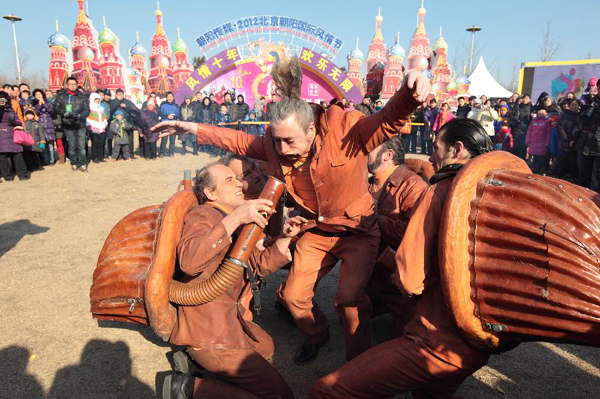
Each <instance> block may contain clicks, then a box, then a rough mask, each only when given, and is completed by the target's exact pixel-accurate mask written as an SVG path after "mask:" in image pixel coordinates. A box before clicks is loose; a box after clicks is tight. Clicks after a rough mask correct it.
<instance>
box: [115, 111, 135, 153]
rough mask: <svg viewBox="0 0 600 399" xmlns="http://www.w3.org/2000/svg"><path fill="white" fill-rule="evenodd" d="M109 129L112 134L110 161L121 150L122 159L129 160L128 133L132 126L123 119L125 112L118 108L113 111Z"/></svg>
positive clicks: (129, 133)
mask: <svg viewBox="0 0 600 399" xmlns="http://www.w3.org/2000/svg"><path fill="white" fill-rule="evenodd" d="M110 130H111V132H112V134H113V144H114V148H113V152H112V159H111V161H112V162H115V161H116V160H117V158H119V155H120V154H121V152H122V153H123V157H122V158H123V159H124V160H125V161H130V160H131V159H130V158H129V135H131V134H132V132H131V130H132V126H131V124H130V123H129V122H128V121H127V119H125V112H124V111H121V110H120V109H118V110H117V112H115V115H114V119H113V121H112V122H111V123H110Z"/></svg>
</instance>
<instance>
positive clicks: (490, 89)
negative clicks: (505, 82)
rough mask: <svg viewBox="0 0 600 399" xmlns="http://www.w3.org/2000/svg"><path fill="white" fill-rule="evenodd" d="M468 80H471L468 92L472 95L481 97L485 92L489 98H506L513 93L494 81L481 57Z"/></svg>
mask: <svg viewBox="0 0 600 399" xmlns="http://www.w3.org/2000/svg"><path fill="white" fill-rule="evenodd" d="M469 80H470V81H471V86H469V93H471V95H473V96H477V97H481V96H482V95H484V94H485V95H486V96H488V97H490V98H491V97H493V98H508V97H510V96H511V95H512V94H513V93H511V92H510V91H508V90H506V89H505V88H504V87H502V86H501V85H500V83H498V82H496V79H494V77H493V76H492V74H491V73H490V71H488V69H487V67H486V66H485V62H483V57H480V58H479V62H478V63H477V67H476V68H475V70H474V71H473V73H472V74H471V76H469Z"/></svg>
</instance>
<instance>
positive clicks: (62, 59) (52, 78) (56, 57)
mask: <svg viewBox="0 0 600 399" xmlns="http://www.w3.org/2000/svg"><path fill="white" fill-rule="evenodd" d="M70 46H71V42H70V41H69V39H67V37H66V36H65V35H63V34H61V33H59V32H58V20H57V21H56V32H55V33H54V34H53V35H52V36H50V37H49V38H48V47H50V64H49V66H48V69H49V71H50V75H49V77H48V89H50V90H51V91H53V92H56V91H58V90H60V89H62V88H63V87H64V85H65V81H66V80H67V78H68V77H69V71H70V70H71V67H70V60H69V58H70V53H69V47H70Z"/></svg>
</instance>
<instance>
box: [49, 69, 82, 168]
mask: <svg viewBox="0 0 600 399" xmlns="http://www.w3.org/2000/svg"><path fill="white" fill-rule="evenodd" d="M88 105H89V103H88V99H87V97H86V96H85V94H83V93H81V92H80V91H79V90H78V89H77V79H75V78H73V77H70V78H68V79H67V88H66V89H63V90H61V91H59V92H58V94H57V95H56V100H54V112H55V113H56V114H58V115H60V117H61V125H62V128H63V130H64V132H65V136H66V137H67V144H68V151H69V160H70V161H71V169H73V170H80V171H82V172H86V171H87V157H86V152H85V145H86V141H87V138H86V130H85V118H87V115H88V113H89V112H90V109H89V107H88Z"/></svg>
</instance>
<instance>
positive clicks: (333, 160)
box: [198, 86, 419, 231]
mask: <svg viewBox="0 0 600 399" xmlns="http://www.w3.org/2000/svg"><path fill="white" fill-rule="evenodd" d="M418 106H419V102H418V101H417V100H416V99H415V98H414V97H413V94H412V91H411V90H409V89H408V88H407V87H406V86H404V87H402V89H401V90H400V91H398V92H397V93H396V94H395V95H394V96H393V97H392V98H391V99H390V101H388V103H387V104H386V106H385V107H384V108H383V109H382V110H381V111H380V112H377V113H375V114H373V115H370V116H368V117H365V116H364V115H363V114H362V113H361V112H358V111H352V112H346V111H344V110H343V109H342V108H340V107H330V108H329V109H328V110H327V111H325V110H324V109H323V108H322V107H321V106H318V105H313V111H314V112H315V124H316V128H317V137H316V139H315V141H314V143H313V154H314V155H313V158H312V161H311V164H310V173H311V177H312V182H313V185H314V187H315V190H316V192H317V202H318V205H319V209H318V214H314V213H312V212H310V211H309V210H308V209H306V208H305V207H303V206H302V200H301V199H300V198H299V196H298V195H297V194H296V192H295V191H294V187H293V185H292V184H291V169H292V168H291V163H290V162H288V161H286V160H285V159H283V158H280V157H279V156H278V154H277V152H276V150H275V146H274V144H273V139H272V136H271V129H267V131H266V133H265V135H264V136H262V137H257V136H253V135H248V134H246V133H243V132H241V131H234V130H231V129H223V128H219V127H215V126H208V125H202V124H199V125H198V144H200V145H202V144H210V145H215V146H217V147H220V148H225V149H227V150H230V151H232V152H235V153H237V154H240V155H245V156H247V157H250V158H254V159H258V160H263V161H266V162H267V163H268V167H267V170H268V173H269V175H271V176H275V177H277V178H278V179H280V180H282V181H284V182H285V183H286V184H287V189H288V194H289V195H290V197H291V198H292V199H293V200H294V202H296V204H298V205H299V207H300V208H301V210H302V213H303V215H304V216H307V217H308V218H309V219H314V220H315V221H318V222H319V223H323V224H326V225H329V226H333V227H335V228H337V229H339V230H348V229H350V230H358V231H370V230H371V228H372V227H373V225H374V224H375V221H376V214H375V206H374V201H373V198H372V196H371V194H369V192H368V174H367V156H368V154H369V152H370V151H372V150H373V149H374V148H375V147H377V146H379V145H380V144H382V143H383V142H385V141H387V140H389V139H390V138H392V137H393V136H395V135H396V134H397V133H398V131H399V130H400V128H401V127H402V126H404V125H405V124H406V122H407V121H408V118H409V116H410V114H411V112H412V111H413V110H415V109H416V108H417V107H418ZM312 225H313V226H314V223H313V224H312ZM310 227H311V226H308V228H310Z"/></svg>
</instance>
